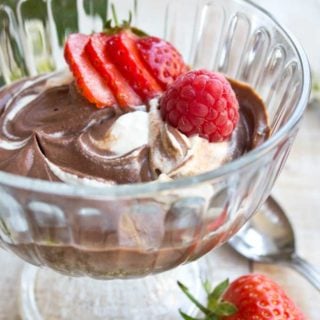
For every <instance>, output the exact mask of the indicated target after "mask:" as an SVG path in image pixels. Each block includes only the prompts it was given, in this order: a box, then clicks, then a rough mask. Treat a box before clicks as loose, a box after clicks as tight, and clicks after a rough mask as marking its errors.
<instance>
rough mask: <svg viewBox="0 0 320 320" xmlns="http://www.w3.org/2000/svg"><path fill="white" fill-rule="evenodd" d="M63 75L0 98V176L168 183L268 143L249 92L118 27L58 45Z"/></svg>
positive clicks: (259, 107)
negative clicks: (65, 66)
mask: <svg viewBox="0 0 320 320" xmlns="http://www.w3.org/2000/svg"><path fill="white" fill-rule="evenodd" d="M64 53H65V59H66V62H67V63H68V65H69V68H70V71H71V74H68V73H66V72H62V73H56V74H52V75H47V76H42V77H38V78H34V79H32V78H31V79H26V80H23V81H21V82H19V83H16V84H14V85H12V86H11V87H7V88H5V89H3V90H2V91H1V93H0V107H1V117H0V170H3V171H7V172H10V173H14V174H17V175H21V176H26V177H32V178H38V179H44V180H50V181H63V182H66V183H71V184H72V183H74V184H79V183H80V184H91V185H92V184H93V185H96V184H97V183H98V184H99V183H103V184H109V185H112V184H127V183H139V182H149V181H154V180H158V179H160V180H170V179H176V178H179V177H183V176H191V175H196V174H199V173H203V172H206V171H209V170H213V169H215V168H217V167H219V166H221V165H223V164H224V163H226V162H230V161H232V160H233V159H235V158H238V157H240V156H241V155H243V154H244V153H246V152H248V151H250V150H251V149H253V148H255V147H256V146H257V145H259V144H260V143H262V142H263V141H264V140H265V139H266V138H267V136H268V133H269V128H268V120H267V115H266V109H265V107H264V104H263V102H262V100H261V99H260V98H259V96H258V95H257V94H256V93H255V92H254V90H253V89H251V88H250V87H249V86H247V85H245V84H243V83H240V82H237V81H234V80H230V81H228V80H227V79H226V78H225V77H224V76H223V75H221V74H218V73H214V72H209V71H206V70H198V71H189V70H190V67H188V66H187V65H186V64H185V62H184V61H183V58H182V55H181V54H180V53H179V52H178V50H177V49H176V48H174V47H173V46H172V45H171V44H170V43H169V42H167V41H165V40H162V39H160V38H156V37H151V36H147V35H145V34H143V33H141V32H139V31H138V32H137V29H135V28H131V27H130V26H129V25H128V24H124V26H116V27H114V28H112V27H110V29H108V30H106V31H105V32H104V33H96V34H93V35H91V36H87V35H84V34H72V35H70V36H69V37H68V39H67V41H66V44H65V51H64Z"/></svg>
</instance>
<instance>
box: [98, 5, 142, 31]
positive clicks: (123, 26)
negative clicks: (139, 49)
mask: <svg viewBox="0 0 320 320" xmlns="http://www.w3.org/2000/svg"><path fill="white" fill-rule="evenodd" d="M111 12H112V19H109V20H107V22H106V24H105V27H104V33H106V34H107V35H114V34H117V33H120V32H122V31H125V30H130V31H131V32H132V33H134V34H135V35H137V36H139V37H146V36H148V34H147V33H145V32H144V31H142V30H140V29H138V28H136V27H133V26H132V25H131V24H132V12H131V11H129V17H128V20H123V21H122V22H121V23H120V22H119V19H118V15H117V11H116V7H115V5H114V4H113V3H112V4H111Z"/></svg>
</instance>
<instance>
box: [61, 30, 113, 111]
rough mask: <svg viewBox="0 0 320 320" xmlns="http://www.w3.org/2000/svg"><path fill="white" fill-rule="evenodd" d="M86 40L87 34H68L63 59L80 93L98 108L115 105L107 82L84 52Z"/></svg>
mask: <svg viewBox="0 0 320 320" xmlns="http://www.w3.org/2000/svg"><path fill="white" fill-rule="evenodd" d="M88 41H89V36H86V35H84V34H80V33H77V34H72V35H70V36H69V37H68V40H67V42H66V45H65V49H64V55H65V59H66V61H67V63H68V64H69V67H70V69H71V71H72V73H73V75H74V78H75V81H76V85H77V87H78V89H79V91H80V92H81V94H82V95H83V96H84V97H85V98H86V99H87V100H88V101H89V102H91V103H94V104H95V105H96V106H97V107H98V108H103V107H110V106H113V105H116V99H115V97H114V96H113V93H112V92H111V90H110V89H109V87H108V84H107V83H106V82H105V80H104V79H103V78H102V77H101V76H100V75H99V73H98V72H97V71H96V69H95V68H94V67H93V65H92V63H91V62H90V60H89V58H88V56H87V54H86V52H85V46H86V45H87V43H88Z"/></svg>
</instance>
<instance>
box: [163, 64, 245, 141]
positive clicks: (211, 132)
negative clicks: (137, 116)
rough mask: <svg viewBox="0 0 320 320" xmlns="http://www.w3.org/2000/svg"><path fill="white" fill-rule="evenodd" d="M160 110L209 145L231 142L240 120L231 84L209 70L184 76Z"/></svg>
mask: <svg viewBox="0 0 320 320" xmlns="http://www.w3.org/2000/svg"><path fill="white" fill-rule="evenodd" d="M160 108H161V115H162V118H163V119H164V121H166V122H168V123H169V124H170V125H171V126H173V127H175V128H177V129H179V130H180V131H181V132H182V133H184V134H186V135H187V136H192V135H195V134H198V135H199V136H200V137H203V138H205V139H207V140H209V141H210V142H221V141H225V140H228V139H229V138H230V136H231V134H232V132H233V130H234V129H235V128H236V125H237V123H238V120H239V104H238V101H237V98H236V95H235V93H234V91H233V89H232V87H231V85H230V83H229V82H228V81H227V79H226V78H225V77H224V76H223V75H221V74H219V73H215V72H210V71H207V70H198V71H190V72H188V73H186V74H185V75H181V76H180V77H179V78H178V80H177V81H176V82H174V83H173V84H172V85H171V86H169V88H168V90H167V91H166V92H165V93H164V95H163V96H162V98H161V101H160Z"/></svg>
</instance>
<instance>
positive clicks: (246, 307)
mask: <svg viewBox="0 0 320 320" xmlns="http://www.w3.org/2000/svg"><path fill="white" fill-rule="evenodd" d="M223 299H224V300H227V301H228V302H231V303H233V304H234V305H236V306H237V309H238V311H237V312H236V313H235V314H234V315H233V316H230V317H228V318H227V319H228V320H244V319H248V320H249V319H252V320H253V319H272V320H283V319H286V320H302V319H305V317H304V316H303V314H302V313H301V311H300V310H299V309H298V308H297V307H296V306H295V304H294V303H293V302H292V300H291V299H290V298H289V297H288V296H287V295H286V293H285V292H284V291H283V289H282V288H281V287H280V286H279V285H278V284H277V283H275V282H274V281H272V280H271V279H269V278H267V277H266V276H264V275H260V274H250V275H246V276H242V277H240V278H239V279H237V280H235V281H234V282H232V283H231V285H230V287H229V288H228V289H227V291H226V292H225V293H224V295H223Z"/></svg>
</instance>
